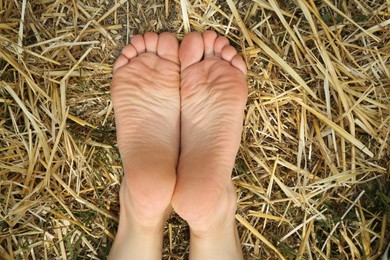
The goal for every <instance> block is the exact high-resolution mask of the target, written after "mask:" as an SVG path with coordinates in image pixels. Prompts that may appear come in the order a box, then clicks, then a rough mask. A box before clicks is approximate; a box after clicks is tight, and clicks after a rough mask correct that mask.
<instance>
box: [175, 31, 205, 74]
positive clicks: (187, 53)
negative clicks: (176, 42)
mask: <svg viewBox="0 0 390 260" xmlns="http://www.w3.org/2000/svg"><path fill="white" fill-rule="evenodd" d="M203 52H204V43H203V37H202V34H200V33H198V32H191V33H189V34H187V35H186V36H184V39H183V41H182V43H181V44H180V49H179V59H180V63H181V70H182V71H183V70H185V69H186V68H188V67H189V66H191V65H193V64H195V63H197V62H199V61H201V60H202V57H203Z"/></svg>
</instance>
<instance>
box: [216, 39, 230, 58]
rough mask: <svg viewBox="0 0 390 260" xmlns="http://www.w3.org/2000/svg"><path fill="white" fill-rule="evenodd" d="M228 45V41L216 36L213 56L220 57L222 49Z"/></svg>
mask: <svg viewBox="0 0 390 260" xmlns="http://www.w3.org/2000/svg"><path fill="white" fill-rule="evenodd" d="M228 45H229V40H228V39H227V38H226V37H225V36H218V38H217V39H216V40H215V44H214V54H215V55H216V56H219V57H221V53H222V49H223V48H224V47H225V46H228Z"/></svg>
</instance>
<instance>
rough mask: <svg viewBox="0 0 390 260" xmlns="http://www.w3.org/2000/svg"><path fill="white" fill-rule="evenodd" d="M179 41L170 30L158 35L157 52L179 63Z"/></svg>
mask: <svg viewBox="0 0 390 260" xmlns="http://www.w3.org/2000/svg"><path fill="white" fill-rule="evenodd" d="M178 53H179V42H178V41H177V38H176V37H175V36H174V35H173V34H171V33H168V32H163V33H161V34H160V35H159V36H158V44H157V54H158V56H160V57H161V58H163V59H166V60H169V61H172V62H174V63H176V64H179V54H178Z"/></svg>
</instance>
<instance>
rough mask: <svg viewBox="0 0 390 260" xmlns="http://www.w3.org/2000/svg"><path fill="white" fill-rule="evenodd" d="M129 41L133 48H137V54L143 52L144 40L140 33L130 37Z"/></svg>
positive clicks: (144, 47)
mask: <svg viewBox="0 0 390 260" xmlns="http://www.w3.org/2000/svg"><path fill="white" fill-rule="evenodd" d="M130 42H131V45H133V46H134V48H135V49H136V50H137V53H138V55H139V54H142V53H144V52H145V49H146V46H145V40H144V37H143V36H142V35H141V34H137V35H134V36H133V37H132V38H131V40H130Z"/></svg>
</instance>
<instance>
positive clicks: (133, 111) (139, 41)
mask: <svg viewBox="0 0 390 260" xmlns="http://www.w3.org/2000/svg"><path fill="white" fill-rule="evenodd" d="M179 87H180V66H179V58H178V41H177V39H176V37H175V36H173V35H172V34H169V33H162V34H160V35H157V34H156V33H146V34H145V35H144V36H142V35H136V36H134V37H133V38H132V40H131V44H129V45H127V46H126V47H124V48H123V50H122V55H121V56H120V57H119V58H118V60H117V61H116V63H115V65H114V76H113V79H112V86H111V96H112V101H113V105H114V110H115V119H116V127H117V139H118V145H119V150H120V153H121V157H122V161H123V166H124V179H123V182H122V185H121V190H120V205H121V209H120V221H119V228H118V232H117V236H116V238H115V241H114V244H113V246H112V249H111V252H110V259H161V252H162V238H163V225H164V222H165V218H166V217H167V215H168V214H169V212H170V201H171V197H172V193H173V190H174V187H175V182H176V165H177V159H178V152H179V138H180V92H179Z"/></svg>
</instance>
